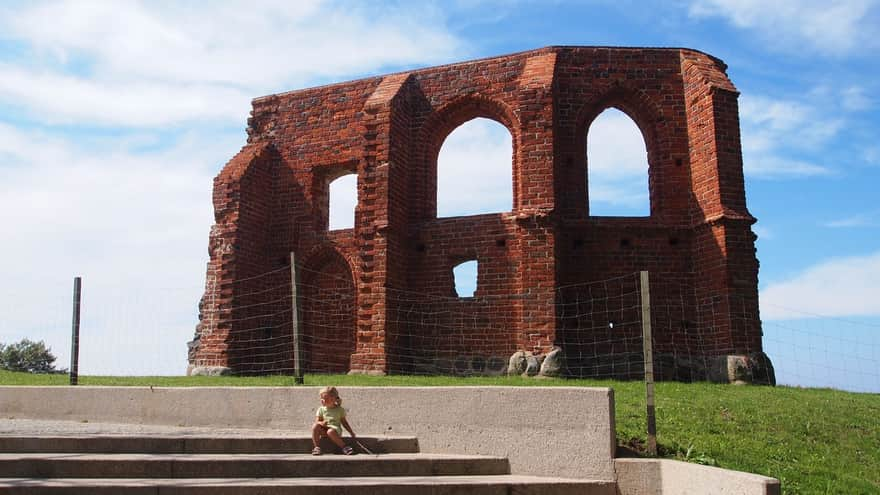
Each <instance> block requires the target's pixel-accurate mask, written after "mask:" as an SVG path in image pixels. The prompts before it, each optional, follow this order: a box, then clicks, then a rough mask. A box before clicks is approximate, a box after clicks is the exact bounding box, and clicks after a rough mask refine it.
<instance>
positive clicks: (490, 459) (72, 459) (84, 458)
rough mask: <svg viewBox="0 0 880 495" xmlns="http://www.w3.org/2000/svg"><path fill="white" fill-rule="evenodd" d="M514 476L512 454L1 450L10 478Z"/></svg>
mask: <svg viewBox="0 0 880 495" xmlns="http://www.w3.org/2000/svg"><path fill="white" fill-rule="evenodd" d="M505 474H510V463H509V462H508V460H507V458H506V457H495V456H478V455H450V454H382V455H376V456H372V455H353V456H342V455H339V456H330V455H324V456H312V455H305V454H78V453H48V454H47V453H41V454H32V453H31V454H27V453H26V454H0V477H5V478H117V479H121V478H221V477H222V478H245V477H254V478H271V477H316V476H317V477H366V476H448V475H505Z"/></svg>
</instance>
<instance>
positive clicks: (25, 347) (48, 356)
mask: <svg viewBox="0 0 880 495" xmlns="http://www.w3.org/2000/svg"><path fill="white" fill-rule="evenodd" d="M54 363H55V356H54V355H52V352H51V350H50V349H48V348H47V347H46V344H44V343H43V341H42V340H41V341H39V342H33V341H31V340H28V339H22V340H21V341H20V342H16V343H14V344H9V345H5V344H2V343H0V368H3V369H6V370H9V371H26V372H30V373H53V372H55V371H56V370H55V364H54Z"/></svg>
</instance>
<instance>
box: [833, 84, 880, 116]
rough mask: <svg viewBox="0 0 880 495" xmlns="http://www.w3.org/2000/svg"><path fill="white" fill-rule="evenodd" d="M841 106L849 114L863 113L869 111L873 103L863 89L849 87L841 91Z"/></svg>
mask: <svg viewBox="0 0 880 495" xmlns="http://www.w3.org/2000/svg"><path fill="white" fill-rule="evenodd" d="M841 105H842V106H843V108H844V109H846V110H849V111H851V112H863V111H866V110H870V109H871V108H872V107H873V106H874V102H873V100H872V99H871V97H869V96H868V95H867V94H866V91H865V88H863V87H861V86H850V87H848V88H844V89H843V90H842V91H841Z"/></svg>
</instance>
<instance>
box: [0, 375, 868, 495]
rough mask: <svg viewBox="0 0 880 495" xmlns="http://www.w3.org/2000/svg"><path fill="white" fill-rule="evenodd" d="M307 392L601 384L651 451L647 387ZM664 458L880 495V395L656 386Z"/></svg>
mask: <svg viewBox="0 0 880 495" xmlns="http://www.w3.org/2000/svg"><path fill="white" fill-rule="evenodd" d="M67 383H68V378H67V375H29V374H24V373H10V372H6V371H2V370H0V385H66V384H67ZM80 384H81V385H117V386H123V385H144V386H145V385H152V386H160V387H161V386H169V387H170V386H289V385H292V384H293V380H292V379H291V378H290V377H280V376H276V377H97V376H96V377H91V376H85V377H80ZM306 385H337V386H370V385H398V386H437V385H514V386H559V385H566V386H603V387H613V388H614V390H615V402H616V409H617V410H616V419H617V437H618V442H619V443H621V444H623V445H629V446H636V447H638V446H639V445H642V444H643V443H644V439H645V434H644V433H643V432H644V429H645V428H644V424H645V413H644V386H643V385H642V384H641V383H639V382H613V381H596V380H534V379H522V378H507V377H503V378H453V377H402V376H391V377H366V376H335V375H334V376H306ZM656 397H657V431H658V441H659V444H660V448H661V455H663V456H664V457H672V458H677V459H681V460H687V461H691V462H699V463H703V464H710V465H716V466H720V467H725V468H730V469H737V470H741V471H748V472H753V473H760V474H764V475H767V476H772V477H774V478H779V479H780V480H781V481H782V483H783V485H782V486H783V493H786V494H880V395H878V394H854V393H848V392H840V391H836V390H826V389H798V388H790V387H775V388H771V387H735V386H730V385H715V384H706V383H695V384H693V383H692V384H682V383H659V384H657V385H656Z"/></svg>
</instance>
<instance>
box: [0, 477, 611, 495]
mask: <svg viewBox="0 0 880 495" xmlns="http://www.w3.org/2000/svg"><path fill="white" fill-rule="evenodd" d="M0 493H4V494H10V495H69V494H80V493H88V494H93V495H111V494H113V495H116V494H119V493H125V494H126V495H257V494H260V495H306V494H308V495H367V494H369V495H411V494H414V495H511V494H516V495H577V494H581V495H615V493H616V488H615V483H614V482H612V481H593V480H572V479H557V478H538V477H531V476H515V475H497V476H430V477H421V476H416V477H379V476H373V477H352V478H321V477H314V478H260V479H241V478H203V479H167V478H165V479H159V478H142V479H84V478H61V479H51V480H45V479H33V478H24V479H22V478H18V479H10V478H6V479H0Z"/></svg>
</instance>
